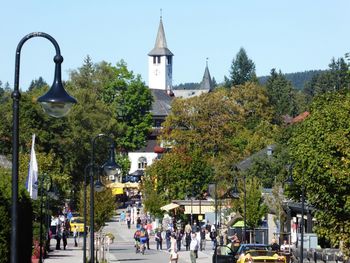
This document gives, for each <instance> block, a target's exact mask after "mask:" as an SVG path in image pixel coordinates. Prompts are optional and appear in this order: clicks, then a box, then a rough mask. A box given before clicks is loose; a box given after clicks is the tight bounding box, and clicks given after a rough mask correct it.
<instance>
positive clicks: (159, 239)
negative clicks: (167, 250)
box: [154, 228, 163, 250]
mask: <svg viewBox="0 0 350 263" xmlns="http://www.w3.org/2000/svg"><path fill="white" fill-rule="evenodd" d="M154 238H155V240H156V243H157V250H159V249H160V250H162V243H163V238H162V232H161V231H160V229H159V228H158V229H157V232H156V234H155V236H154Z"/></svg>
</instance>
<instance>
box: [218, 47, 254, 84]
mask: <svg viewBox="0 0 350 263" xmlns="http://www.w3.org/2000/svg"><path fill="white" fill-rule="evenodd" d="M256 80H257V78H256V74H255V64H254V62H253V61H252V60H251V59H250V58H248V55H247V53H246V51H245V49H244V48H240V50H239V51H238V53H237V55H236V58H235V59H233V60H232V64H231V69H230V76H229V78H227V77H225V87H227V88H231V87H232V86H236V85H242V84H245V83H246V82H248V81H256Z"/></svg>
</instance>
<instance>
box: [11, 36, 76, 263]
mask: <svg viewBox="0 0 350 263" xmlns="http://www.w3.org/2000/svg"><path fill="white" fill-rule="evenodd" d="M33 37H43V38H46V39H48V40H49V41H50V42H51V43H52V44H53V45H54V47H55V50H56V55H55V57H54V62H55V64H56V70H55V77H54V82H53V85H52V87H51V89H50V90H49V92H48V93H47V94H46V95H44V96H43V97H40V98H39V99H38V101H39V102H41V103H42V104H43V107H44V109H45V110H46V112H47V113H48V114H49V115H51V116H54V117H62V116H64V115H66V114H67V113H68V112H69V109H70V108H71V107H72V105H73V104H74V103H76V102H77V101H76V99H74V98H73V97H71V96H69V95H68V93H67V92H66V91H65V90H64V88H63V85H62V81H61V63H62V62H63V57H62V56H61V51H60V47H59V45H58V43H57V42H56V40H55V39H54V38H53V37H51V36H50V35H48V34H46V33H43V32H33V33H30V34H28V35H26V36H25V37H23V38H22V39H21V41H20V42H19V43H18V45H17V49H16V61H15V81H14V87H13V92H12V100H13V126H12V197H11V200H12V208H11V249H10V250H11V263H17V262H19V254H20V253H19V247H18V232H19V231H18V169H19V107H20V103H19V102H20V98H21V94H20V91H19V69H20V58H21V49H22V47H23V45H24V43H25V42H26V41H27V40H29V39H31V38H33Z"/></svg>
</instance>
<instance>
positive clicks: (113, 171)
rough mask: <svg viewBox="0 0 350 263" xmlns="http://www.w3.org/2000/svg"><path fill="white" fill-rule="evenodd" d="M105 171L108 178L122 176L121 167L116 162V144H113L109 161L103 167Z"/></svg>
mask: <svg viewBox="0 0 350 263" xmlns="http://www.w3.org/2000/svg"><path fill="white" fill-rule="evenodd" d="M103 170H104V171H105V173H106V175H107V176H110V175H119V174H120V170H121V169H120V166H119V165H118V164H117V163H116V161H115V154H114V144H112V145H111V147H110V151H109V159H108V161H107V162H106V163H105V164H104V165H103Z"/></svg>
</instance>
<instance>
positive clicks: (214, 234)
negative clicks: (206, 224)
mask: <svg viewBox="0 0 350 263" xmlns="http://www.w3.org/2000/svg"><path fill="white" fill-rule="evenodd" d="M209 236H210V239H211V244H212V249H213V250H214V249H215V247H216V231H215V228H211V231H210V235H209Z"/></svg>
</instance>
